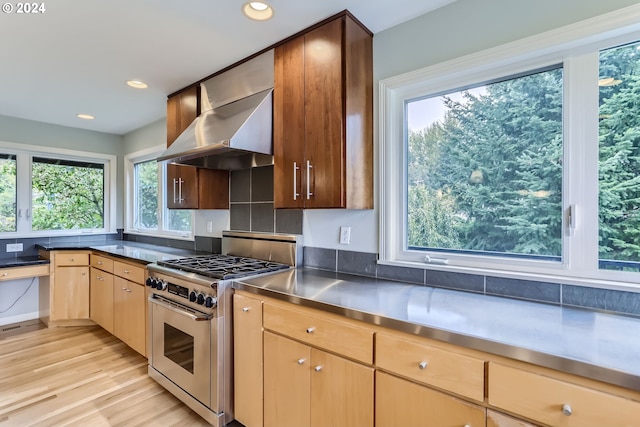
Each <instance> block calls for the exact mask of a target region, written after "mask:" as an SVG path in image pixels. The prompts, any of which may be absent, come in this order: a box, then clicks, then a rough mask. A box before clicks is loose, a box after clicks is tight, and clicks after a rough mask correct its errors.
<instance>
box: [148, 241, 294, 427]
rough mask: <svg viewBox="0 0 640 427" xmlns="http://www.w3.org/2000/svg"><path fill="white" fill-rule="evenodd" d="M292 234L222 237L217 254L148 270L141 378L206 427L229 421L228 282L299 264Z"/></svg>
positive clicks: (230, 348)
mask: <svg viewBox="0 0 640 427" xmlns="http://www.w3.org/2000/svg"><path fill="white" fill-rule="evenodd" d="M300 240H301V237H300V236H297V235H284V234H269V233H249V232H238V231H224V232H223V234H222V254H211V255H201V256H194V257H187V258H179V259H175V260H169V261H158V262H156V263H154V264H149V265H148V266H147V269H148V271H149V278H148V279H147V286H149V288H150V295H149V331H148V336H147V339H148V347H147V348H148V349H150V350H149V369H148V372H149V376H151V377H152V378H153V379H155V380H156V381H157V382H158V383H160V384H161V385H162V386H163V387H165V388H166V389H167V390H169V391H170V392H171V393H172V394H174V395H175V396H176V397H178V398H179V399H180V400H182V401H183V402H184V403H185V404H186V405H187V406H189V407H190V408H191V409H193V410H194V411H195V412H196V413H198V414H199V415H200V416H202V417H203V418H204V419H205V420H207V421H208V422H209V423H211V424H212V425H214V426H224V425H225V424H227V423H229V422H231V421H232V420H233V401H232V396H233V392H232V383H233V378H232V373H233V366H232V361H233V357H232V348H233V345H232V342H233V341H232V322H231V314H232V307H231V301H232V299H231V294H232V290H231V283H232V280H233V279H235V278H239V277H246V276H252V275H258V274H266V273H271V272H274V271H279V270H282V269H287V268H292V267H295V266H296V265H298V264H300V263H301V262H302V244H301V241H300Z"/></svg>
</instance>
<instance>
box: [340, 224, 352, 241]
mask: <svg viewBox="0 0 640 427" xmlns="http://www.w3.org/2000/svg"><path fill="white" fill-rule="evenodd" d="M340 244H341V245H349V244H351V227H344V226H343V227H340Z"/></svg>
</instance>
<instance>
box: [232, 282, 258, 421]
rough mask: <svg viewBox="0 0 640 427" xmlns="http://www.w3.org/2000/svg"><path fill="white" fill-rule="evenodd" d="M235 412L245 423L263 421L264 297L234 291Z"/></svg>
mask: <svg viewBox="0 0 640 427" xmlns="http://www.w3.org/2000/svg"><path fill="white" fill-rule="evenodd" d="M233 357H234V363H233V367H234V399H233V401H234V416H235V419H236V420H238V421H239V422H241V423H242V424H243V425H245V426H246V427H262V425H263V414H262V411H263V401H262V399H263V392H262V385H263V381H262V301H261V300H259V299H257V298H251V297H248V296H245V295H240V294H234V295H233Z"/></svg>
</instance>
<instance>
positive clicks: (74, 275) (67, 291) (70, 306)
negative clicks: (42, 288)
mask: <svg viewBox="0 0 640 427" xmlns="http://www.w3.org/2000/svg"><path fill="white" fill-rule="evenodd" d="M54 275H55V284H54V285H53V286H54V289H53V291H52V292H51V295H52V298H51V320H52V321H57V320H76V319H89V267H88V266H75V267H56V268H55V271H54Z"/></svg>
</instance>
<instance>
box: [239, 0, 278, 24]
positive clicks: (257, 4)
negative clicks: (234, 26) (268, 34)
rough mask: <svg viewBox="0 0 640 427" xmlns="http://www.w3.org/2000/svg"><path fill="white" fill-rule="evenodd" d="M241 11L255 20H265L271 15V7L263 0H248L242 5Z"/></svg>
mask: <svg viewBox="0 0 640 427" xmlns="http://www.w3.org/2000/svg"><path fill="white" fill-rule="evenodd" d="M242 13H244V14H245V15H246V16H247V17H248V18H250V19H254V20H256V21H266V20H267V19H271V17H272V16H273V8H272V7H271V6H269V5H268V4H267V3H265V2H263V1H249V2H246V3H245V4H243V5H242Z"/></svg>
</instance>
